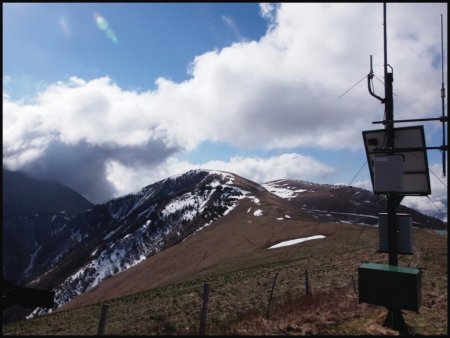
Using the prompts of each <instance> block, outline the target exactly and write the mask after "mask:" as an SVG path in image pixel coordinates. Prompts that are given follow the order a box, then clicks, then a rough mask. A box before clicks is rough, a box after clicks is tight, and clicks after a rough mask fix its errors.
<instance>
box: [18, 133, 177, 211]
mask: <svg viewBox="0 0 450 338" xmlns="http://www.w3.org/2000/svg"><path fill="white" fill-rule="evenodd" d="M175 151H176V149H175V148H168V147H166V146H165V145H164V144H163V143H162V142H152V143H148V144H146V145H145V146H140V147H120V148H119V147H112V146H111V147H100V146H96V145H91V144H88V143H86V142H81V143H78V144H75V145H71V144H64V143H62V142H59V141H53V142H51V143H50V144H49V145H48V147H47V148H46V149H45V150H44V152H43V153H42V155H41V156H40V157H39V158H37V159H35V160H34V161H32V162H30V163H28V164H27V165H25V166H24V167H22V168H21V170H23V171H25V172H27V173H29V174H31V175H33V176H35V177H38V178H43V179H48V180H53V181H56V182H58V183H61V184H64V185H66V186H68V187H69V188H71V189H73V190H75V191H77V192H78V193H80V194H81V195H83V196H84V197H85V198H87V199H88V200H90V201H91V202H93V203H100V202H103V201H106V200H108V199H110V198H111V197H112V196H114V195H116V194H117V191H116V190H115V188H114V185H113V184H112V182H110V181H108V179H107V170H106V163H107V161H108V160H117V161H119V162H121V163H123V164H125V165H131V166H134V165H141V166H142V165H148V166H152V165H157V164H159V163H161V162H162V161H163V160H164V159H166V157H167V156H170V155H171V154H173V153H174V152H175ZM150 183H151V182H149V184H150Z"/></svg>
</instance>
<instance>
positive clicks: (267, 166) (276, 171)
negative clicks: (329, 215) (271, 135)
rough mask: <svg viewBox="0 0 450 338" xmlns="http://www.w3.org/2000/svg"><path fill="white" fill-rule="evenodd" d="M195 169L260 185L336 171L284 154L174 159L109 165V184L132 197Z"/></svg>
mask: <svg viewBox="0 0 450 338" xmlns="http://www.w3.org/2000/svg"><path fill="white" fill-rule="evenodd" d="M191 169H211V170H222V171H228V172H232V173H235V174H237V175H239V176H242V177H245V178H248V179H250V180H252V181H255V182H258V183H264V182H268V181H271V180H275V179H301V180H311V181H320V180H321V179H322V178H324V177H327V176H330V175H331V174H332V173H333V169H332V168H330V167H328V166H327V165H325V164H323V163H321V162H319V161H317V160H315V159H313V158H311V157H309V156H303V155H300V154H295V153H291V154H282V155H279V156H273V157H269V158H258V157H247V158H243V157H239V156H236V157H232V158H231V159H230V160H229V161H209V162H206V163H202V164H192V163H189V162H187V161H180V160H178V159H176V158H174V157H170V158H168V159H167V160H166V161H165V162H163V163H161V164H159V165H157V166H154V167H152V168H146V167H140V168H137V167H134V168H131V167H126V166H124V165H122V164H120V163H119V162H115V161H111V162H109V163H108V169H107V170H108V180H110V182H111V183H112V184H114V186H115V188H116V191H117V194H116V195H117V196H120V195H123V194H126V193H130V192H133V191H136V190H139V189H141V188H142V187H144V186H146V185H148V184H151V183H154V182H156V181H159V180H162V179H164V178H167V177H169V176H173V175H178V174H182V173H184V172H186V171H188V170H191Z"/></svg>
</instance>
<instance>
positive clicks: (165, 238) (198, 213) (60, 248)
mask: <svg viewBox="0 0 450 338" xmlns="http://www.w3.org/2000/svg"><path fill="white" fill-rule="evenodd" d="M261 194H263V195H264V196H265V197H264V198H265V199H267V200H271V199H275V200H277V201H278V204H280V205H284V204H286V206H284V207H282V210H288V209H290V210H291V211H292V212H295V213H296V214H297V213H298V212H297V211H295V210H294V208H291V207H289V206H287V204H288V203H287V202H286V201H284V200H282V199H281V198H279V197H277V196H275V195H273V194H271V193H269V192H268V191H266V189H264V188H263V187H261V186H260V185H258V184H256V183H254V182H251V181H249V180H246V179H244V178H242V177H239V176H237V175H234V174H230V173H225V172H219V171H206V170H192V171H189V172H187V173H185V174H183V175H178V176H173V177H170V178H168V179H165V180H162V181H160V182H157V183H154V184H152V185H149V186H147V187H145V188H143V189H142V190H140V191H138V192H136V193H133V194H128V195H126V196H123V197H120V198H116V199H113V200H111V201H108V202H105V203H103V204H99V205H96V206H94V207H93V208H91V209H90V210H87V211H85V212H82V213H80V214H78V215H77V216H75V217H73V218H70V219H67V218H55V219H54V223H57V224H55V228H57V229H59V230H58V231H57V232H55V233H54V234H53V236H54V240H53V241H52V242H51V243H50V244H49V245H48V246H47V247H46V248H45V253H42V255H41V251H42V250H41V251H40V252H39V254H40V255H41V257H43V260H42V262H44V264H42V265H41V267H42V268H43V267H44V266H46V268H47V271H46V272H45V273H44V274H43V275H41V276H40V277H39V278H38V279H36V280H35V281H33V283H31V285H33V286H35V287H40V288H45V289H49V288H54V289H55V290H56V302H57V303H58V304H60V305H61V304H64V303H66V302H67V301H69V300H71V299H72V298H74V297H75V296H77V295H79V294H82V293H84V292H86V291H87V290H89V289H92V288H93V287H95V286H96V285H98V284H99V283H100V282H101V281H103V280H105V279H108V278H109V277H111V276H113V275H116V274H117V273H119V272H121V271H124V270H126V269H128V268H130V267H132V266H134V265H136V264H138V263H140V262H142V261H145V260H146V259H147V258H148V257H150V256H152V255H154V254H156V253H158V252H161V251H163V250H164V249H166V248H168V247H171V246H173V245H174V244H177V243H181V242H182V241H183V240H185V239H186V238H188V237H190V236H194V235H196V234H197V232H198V231H199V230H202V229H204V228H206V227H208V226H210V225H211V224H213V223H214V224H215V223H216V222H217V221H218V220H219V219H221V218H222V217H224V216H227V215H228V214H229V213H230V212H231V211H232V210H233V209H234V208H236V207H237V206H238V205H241V204H242V203H241V202H242V200H250V201H253V203H254V204H257V203H259V198H258V197H257V196H258V195H261ZM248 212H250V209H248ZM255 212H256V213H257V214H258V212H257V210H255ZM300 213H301V212H300ZM301 214H302V213H301ZM302 215H303V214H302ZM302 217H305V218H306V219H309V217H308V216H305V215H303V216H302ZM44 258H45V260H44Z"/></svg>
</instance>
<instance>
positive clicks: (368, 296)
mask: <svg viewBox="0 0 450 338" xmlns="http://www.w3.org/2000/svg"><path fill="white" fill-rule="evenodd" d="M358 285H359V302H360V303H369V304H373V305H382V306H385V307H387V308H388V309H396V310H410V311H416V312H417V313H418V312H419V307H420V305H421V303H422V278H421V271H420V270H419V269H411V268H405V267H401V266H394V265H384V264H375V263H364V264H362V265H360V266H359V267H358Z"/></svg>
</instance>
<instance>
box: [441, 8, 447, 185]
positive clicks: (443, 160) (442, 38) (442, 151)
mask: <svg viewBox="0 0 450 338" xmlns="http://www.w3.org/2000/svg"><path fill="white" fill-rule="evenodd" d="M442 21H443V20H442V14H441V63H442V87H441V98H442V118H441V122H442V146H443V147H444V149H442V150H441V153H442V178H445V176H446V169H445V121H446V120H447V119H446V117H445V87H444V28H443V26H444V25H443V23H442Z"/></svg>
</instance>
